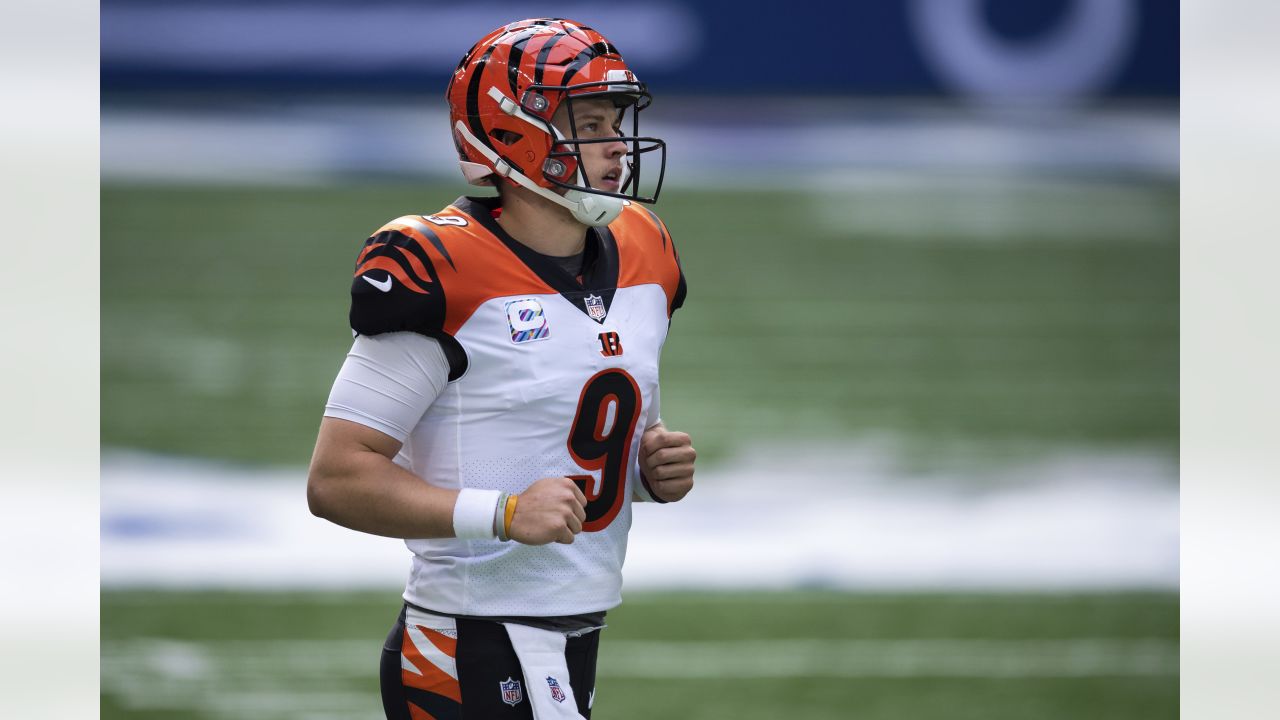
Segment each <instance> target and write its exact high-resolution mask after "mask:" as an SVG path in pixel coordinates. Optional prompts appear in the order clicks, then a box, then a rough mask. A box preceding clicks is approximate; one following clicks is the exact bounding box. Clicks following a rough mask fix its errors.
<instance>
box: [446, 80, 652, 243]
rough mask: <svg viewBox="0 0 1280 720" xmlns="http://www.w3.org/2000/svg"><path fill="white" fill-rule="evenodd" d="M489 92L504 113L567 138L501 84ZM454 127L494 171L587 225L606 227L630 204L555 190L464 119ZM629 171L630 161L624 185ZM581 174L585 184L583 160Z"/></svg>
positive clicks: (579, 171) (543, 131)
mask: <svg viewBox="0 0 1280 720" xmlns="http://www.w3.org/2000/svg"><path fill="white" fill-rule="evenodd" d="M486 94H487V95H488V96H489V97H490V98H493V100H494V101H495V102H497V103H498V107H500V108H502V111H503V112H504V113H506V114H508V115H510V116H512V117H517V118H520V119H521V120H523V121H524V122H525V123H527V124H529V125H531V126H533V128H534V129H535V130H537V131H538V132H541V133H546V134H548V135H551V136H552V137H553V138H554V139H556V140H564V139H565V138H564V135H562V134H561V133H560V130H559V129H558V128H556V126H554V125H552V124H550V123H547V122H545V121H543V120H542V119H541V118H537V117H534V116H532V115H530V114H529V113H527V112H525V111H524V108H522V107H520V104H519V103H517V102H516V101H515V100H513V99H511V98H509V97H507V96H506V95H503V94H502V91H501V90H499V89H498V88H497V87H493V86H491V87H490V88H489V90H488V91H487V92H486ZM454 128H455V129H456V130H457V131H458V132H459V133H460V134H461V135H462V138H463V139H464V140H466V142H467V144H468V145H470V146H471V147H473V148H475V150H476V152H478V153H480V154H481V155H483V156H484V157H485V158H486V159H488V160H489V162H491V163H493V167H494V171H495V172H496V173H497V174H498V175H501V176H502V177H506V178H510V179H512V180H514V181H515V182H516V183H517V184H518V185H520V186H521V187H523V188H526V189H528V190H531V191H533V192H535V193H537V194H539V195H541V196H542V197H544V198H546V199H548V200H550V201H551V202H553V203H555V204H557V205H559V206H561V207H564V208H566V209H568V210H569V212H570V214H572V215H573V219H575V220H577V221H578V222H580V223H582V224H583V225H590V226H591V227H604V226H605V225H608V224H609V223H611V222H613V221H614V220H615V219H616V218H617V217H618V215H620V214H621V213H622V208H623V207H625V206H626V204H627V203H626V201H625V200H623V199H622V198H615V197H609V196H607V195H597V194H595V193H589V192H583V191H581V190H566V191H565V193H564V195H560V194H559V193H556V192H553V191H551V190H549V189H547V188H544V187H542V186H541V185H539V184H537V183H536V182H534V181H533V180H532V179H530V178H529V177H527V176H526V175H524V174H523V173H521V172H520V171H519V170H516V169H515V168H513V167H512V166H511V165H510V164H509V163H507V161H505V160H503V159H502V158H500V157H498V154H497V153H496V152H494V151H493V150H491V149H490V148H489V147H488V146H486V145H485V144H484V143H482V142H480V140H479V139H478V138H476V136H475V135H473V134H472V133H471V130H470V129H469V128H468V127H467V126H466V124H465V123H463V122H462V121H461V120H459V121H458V122H457V123H456V124H455V125H454ZM629 171H630V168H628V167H627V163H623V168H622V172H623V176H622V182H623V185H624V186H625V184H626V180H627V174H628V173H629ZM463 174H464V175H466V174H467V168H466V166H463ZM577 175H578V182H579V184H580V185H585V184H586V183H585V182H584V181H583V169H582V165H581V163H579V165H578V172H577ZM467 179H468V181H470V180H471V178H470V176H468V178H467Z"/></svg>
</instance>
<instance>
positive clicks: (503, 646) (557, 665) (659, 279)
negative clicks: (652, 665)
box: [307, 18, 695, 720]
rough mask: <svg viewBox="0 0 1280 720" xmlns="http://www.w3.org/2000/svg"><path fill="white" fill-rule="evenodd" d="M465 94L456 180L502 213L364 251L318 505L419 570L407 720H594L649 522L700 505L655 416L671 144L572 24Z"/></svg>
mask: <svg viewBox="0 0 1280 720" xmlns="http://www.w3.org/2000/svg"><path fill="white" fill-rule="evenodd" d="M446 96H447V99H448V102H449V109H450V116H449V120H450V131H451V132H452V134H453V140H454V143H455V145H456V147H457V150H458V157H459V161H460V164H461V168H462V173H463V175H464V176H465V178H466V180H467V181H468V182H470V183H471V184H473V185H489V186H493V187H494V188H495V189H496V190H497V195H496V196H482V197H462V198H459V199H458V200H456V201H454V202H453V203H452V204H451V205H449V206H447V207H445V208H444V209H442V210H439V211H436V212H434V213H430V214H421V215H405V216H402V217H399V218H396V219H394V220H392V221H391V222H388V223H386V224H385V225H383V226H382V227H381V228H379V229H378V230H377V231H376V232H374V233H373V235H372V236H370V237H369V238H368V239H367V240H366V241H365V242H364V245H363V247H362V248H361V249H360V251H359V254H358V257H357V259H356V263H355V273H354V278H353V280H352V284H351V314H350V320H351V327H352V329H353V331H354V334H355V340H354V343H353V345H352V348H351V351H350V353H349V354H348V355H347V358H346V361H345V363H344V364H343V366H342V369H341V370H340V371H339V373H338V377H337V379H336V380H335V381H334V384H333V388H332V390H331V392H330V395H329V400H328V403H327V404H326V407H325V413H324V418H323V420H322V422H321V425H320V431H319V437H318V438H317V441H316V448H315V454H314V456H313V457H312V461H311V469H310V474H309V477H308V482H307V499H308V503H309V505H310V508H311V511H312V512H313V513H315V514H316V515H318V516H320V517H323V518H326V519H328V520H330V521H332V522H334V523H337V524H339V525H342V526H345V527H348V528H352V529H354V530H359V531H363V532H367V533H374V534H377V535H384V536H389V537H397V538H404V539H405V543H406V545H408V547H409V549H410V550H411V551H412V552H413V566H412V569H411V572H410V575H409V579H408V582H407V584H406V587H405V591H404V606H403V609H402V610H401V612H400V614H399V617H398V618H397V619H396V621H395V623H394V625H393V626H392V629H391V633H390V634H389V635H388V637H387V640H386V643H385V645H384V646H383V652H382V664H381V683H382V697H383V707H384V710H385V712H386V715H387V717H388V718H393V719H396V720H424V719H434V720H457V719H459V718H461V719H465V720H473V719H475V718H534V719H536V720H548V719H550V718H589V717H590V716H591V708H592V705H593V703H594V700H595V674H596V652H597V648H598V647H599V637H600V632H599V631H600V630H601V628H603V627H604V625H605V622H604V618H605V613H606V611H608V610H609V609H610V608H613V607H615V606H616V605H618V603H619V602H621V594H620V591H621V585H622V575H621V570H622V563H623V558H624V557H625V555H626V549H627V533H628V530H629V529H630V526H631V506H632V503H633V502H636V501H641V502H659V503H664V502H671V501H676V500H680V499H682V498H683V497H684V496H685V495H686V494H687V493H688V492H689V491H690V489H691V488H692V487H693V472H694V459H695V452H694V449H693V446H692V444H691V441H690V439H689V436H688V435H686V434H685V433H680V432H674V431H670V430H668V429H667V428H666V427H665V426H664V425H663V423H662V421H661V419H660V412H659V391H658V360H659V355H660V353H661V350H662V346H663V343H664V341H665V340H666V335H667V329H668V327H669V325H670V322H671V316H672V314H673V313H674V312H675V311H676V309H678V308H679V307H680V306H681V304H682V303H683V302H684V298H685V279H684V273H683V271H682V270H681V267H680V260H679V256H678V255H677V253H676V248H675V245H674V244H673V242H672V239H671V235H670V233H669V232H668V231H667V228H666V226H665V225H664V224H663V222H662V221H661V220H660V219H658V217H657V215H655V214H654V213H653V212H652V211H650V210H649V209H648V208H646V207H645V204H648V203H652V202H654V201H655V200H656V199H657V196H658V193H659V191H660V190H661V185H662V177H661V175H662V172H663V170H664V169H665V166H666V145H665V144H664V143H663V142H662V141H661V140H659V139H657V138H652V137H642V136H641V135H640V132H639V118H638V116H639V113H640V111H641V110H643V109H644V108H645V107H646V106H648V104H649V101H650V95H649V93H648V91H647V90H646V87H645V84H644V83H643V82H641V81H640V80H639V79H638V78H637V77H636V75H635V73H634V72H633V71H632V70H631V69H630V68H629V67H628V66H627V64H626V62H625V61H624V60H623V58H622V56H621V55H620V54H619V52H618V49H617V48H615V47H614V46H613V45H612V44H611V43H610V42H609V41H608V40H607V39H605V37H604V36H602V35H601V34H600V33H598V32H596V31H595V30H593V29H591V28H589V27H587V26H585V25H582V24H581V23H576V22H572V21H569V20H563V19H550V18H544V19H535V20H523V21H520V22H514V23H511V24H509V25H506V26H504V27H501V28H499V29H497V30H494V31H493V32H491V33H489V34H488V35H486V36H485V37H484V38H482V39H481V40H480V41H479V42H477V43H476V44H475V46H473V47H472V48H471V50H469V51H468V52H467V53H466V55H465V56H464V57H463V58H462V60H461V62H460V63H459V64H458V67H457V69H456V70H455V72H454V74H453V77H452V79H451V80H450V82H449V87H448V90H447V91H446ZM642 156H643V158H644V161H645V162H644V164H645V165H646V166H647V167H650V168H654V167H656V168H657V169H658V179H657V183H656V185H655V186H654V189H653V191H652V195H650V196H645V195H643V194H642V191H641V186H640V177H639V175H640V166H641V160H642Z"/></svg>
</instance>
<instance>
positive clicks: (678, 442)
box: [640, 423, 698, 502]
mask: <svg viewBox="0 0 1280 720" xmlns="http://www.w3.org/2000/svg"><path fill="white" fill-rule="evenodd" d="M697 457H698V453H697V452H696V451H694V449H693V441H692V440H690V439H689V434H688V433H682V432H673V431H671V430H668V429H667V428H666V427H665V426H664V425H663V424H662V423H658V424H656V425H654V426H653V427H651V428H649V429H647V430H645V431H644V435H642V436H641V437H640V473H641V474H642V475H644V478H645V480H648V481H649V488H650V490H652V491H653V494H654V495H656V496H657V497H658V499H659V500H665V501H666V502H675V501H677V500H680V499H681V498H683V497H684V496H685V495H688V494H689V491H690V490H692V489H693V461H694V460H696V459H697Z"/></svg>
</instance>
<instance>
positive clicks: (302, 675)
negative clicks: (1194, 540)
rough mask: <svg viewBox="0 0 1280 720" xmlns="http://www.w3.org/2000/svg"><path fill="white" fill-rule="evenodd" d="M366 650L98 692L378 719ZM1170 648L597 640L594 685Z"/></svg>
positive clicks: (214, 668)
mask: <svg viewBox="0 0 1280 720" xmlns="http://www.w3.org/2000/svg"><path fill="white" fill-rule="evenodd" d="M380 648H381V645H380V643H378V642H377V641H376V639H369V640H229V641H228V640H213V641H206V642H191V641H175V640H168V639H152V638H135V639H130V640H123V641H111V640H109V641H105V642H104V643H103V645H102V673H101V682H102V690H103V692H104V693H107V694H110V695H112V696H114V697H115V698H116V699H117V701H118V702H121V703H122V704H124V705H125V706H126V707H128V708H131V709H148V708H150V709H167V708H172V707H178V706H181V707H198V708H200V709H201V710H202V711H203V712H206V713H209V714H210V715H211V716H213V717H218V718H239V717H246V713H249V714H252V715H253V716H254V717H257V718H267V717H269V718H276V719H279V720H294V719H297V720H301V719H302V718H309V719H314V718H348V719H350V718H366V717H367V718H369V720H374V719H375V718H377V717H380V715H378V714H377V713H376V712H371V709H374V708H377V707H378V698H377V696H376V694H375V693H372V692H369V691H367V690H364V691H362V690H360V689H359V688H360V687H368V682H367V681H368V678H369V677H370V676H371V674H372V673H374V672H375V671H376V668H377V663H378V657H379V652H380ZM1178 653H1179V648H1178V643H1177V642H1176V641H1172V640H1164V639H1152V638H1134V639H1119V638H1072V639H1058V640H1024V639H1019V640H990V639H955V638H918V639H875V640H819V639H809V640H796V639H783V640H742V641H716V642H665V641H635V640H606V641H605V642H603V643H602V644H601V655H600V661H599V669H598V673H599V676H600V677H602V678H617V679H637V680H705V679H717V680H762V679H764V680H768V679H773V680H782V679H792V678H824V679H835V680H840V679H845V680H852V679H892V678H952V679H956V678H968V679H1005V680H1018V679H1039V678H1059V679H1070V678H1076V679H1079V678H1098V677H1112V678H1114V677H1174V676H1177V674H1178Z"/></svg>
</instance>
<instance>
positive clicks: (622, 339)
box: [351, 198, 685, 617]
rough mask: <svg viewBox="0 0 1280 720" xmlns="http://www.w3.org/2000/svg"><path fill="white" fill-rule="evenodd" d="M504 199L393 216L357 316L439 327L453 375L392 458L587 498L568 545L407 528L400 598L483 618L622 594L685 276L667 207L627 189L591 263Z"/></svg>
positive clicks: (453, 475) (355, 297)
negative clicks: (578, 270)
mask: <svg viewBox="0 0 1280 720" xmlns="http://www.w3.org/2000/svg"><path fill="white" fill-rule="evenodd" d="M496 208H497V198H460V199H459V200H458V201H456V202H455V203H453V204H452V205H450V206H449V207H447V208H446V209H445V210H443V211H441V212H440V213H438V214H436V215H427V216H421V215H414V216H406V217H402V218H399V219H397V220H394V221H392V222H391V223H388V224H387V225H385V226H383V227H382V228H381V229H380V230H379V231H378V232H377V233H375V234H374V235H373V236H372V237H370V238H369V240H368V241H367V242H366V244H365V247H364V249H363V251H362V252H361V253H360V257H359V259H358V260H357V263H356V276H355V278H354V281H353V284H352V308H351V323H352V328H353V329H354V330H355V331H356V332H357V333H360V334H363V335H377V334H381V333H387V332H397V331H413V332H418V333H422V334H424V335H428V336H430V337H434V338H436V339H437V340H439V341H440V343H441V345H442V347H443V349H444V350H445V354H446V356H448V357H449V358H450V365H451V376H450V382H449V384H448V385H447V386H446V387H445V389H444V390H443V392H441V393H440V394H439V395H438V396H437V397H436V400H435V402H434V403H432V404H431V406H430V407H429V408H428V410H427V412H426V414H425V415H424V416H423V417H422V418H421V420H420V421H419V422H418V423H417V425H416V426H415V427H414V428H413V429H412V431H411V432H410V433H409V435H408V437H407V438H406V439H405V442H404V447H403V449H402V451H401V457H400V458H398V461H399V462H401V463H402V464H406V466H407V467H408V468H409V469H410V470H412V471H413V472H414V473H415V474H417V475H418V476H419V477H421V478H422V479H423V480H424V481H425V482H429V483H431V484H433V485H437V486H439V487H444V488H480V489H492V490H502V491H506V492H513V493H518V492H521V491H523V490H524V489H525V488H527V487H528V486H529V485H530V484H532V483H533V482H534V481H535V480H538V479H539V478H544V477H553V476H569V477H572V478H574V479H575V480H576V481H577V482H578V483H579V486H580V487H581V488H582V490H583V493H584V494H585V495H586V496H587V501H588V502H587V506H586V513H587V518H586V521H585V522H584V524H583V532H582V533H581V534H579V535H578V536H577V537H576V538H575V540H574V542H573V544H571V545H562V544H558V543H553V544H549V545H541V546H529V545H522V544H520V543H516V542H500V541H498V540H496V539H495V540H457V539H424V540H407V541H406V544H407V545H408V546H409V548H410V549H411V550H412V551H413V553H414V560H413V570H412V573H411V575H410V578H409V582H408V585H407V587H406V590H405V599H406V600H408V601H409V602H412V603H414V604H415V605H418V606H421V607H424V608H428V609H430V610H435V611H438V612H444V613H450V614H456V615H473V616H516V615H522V616H537V617H547V616H563V615H575V614H581V613H589V612H596V611H600V610H607V609H609V608H612V607H614V606H616V605H617V604H618V603H619V602H621V594H620V593H621V586H622V576H621V570H622V563H623V559H624V557H625V555H626V548H627V532H628V530H629V529H630V527H631V498H632V494H633V493H635V494H637V495H639V496H641V497H644V498H647V499H653V497H652V494H651V493H649V492H648V489H647V488H646V487H645V483H644V480H643V479H642V478H641V476H640V471H639V461H638V454H639V445H640V437H641V434H642V433H643V431H644V428H645V427H647V426H648V425H649V424H651V423H653V422H656V421H657V415H656V401H657V394H658V360H659V356H660V353H661V350H662V345H663V342H664V341H665V339H666V334H667V327H668V324H669V321H670V316H671V313H672V312H674V311H675V309H676V308H678V307H679V306H680V305H681V303H682V302H683V299H684V294H685V284H684V277H683V274H682V273H681V271H680V266H679V261H678V257H677V255H676V252H675V248H674V246H673V245H672V243H671V238H670V236H669V234H668V233H667V232H666V228H665V227H664V226H663V225H662V223H661V221H659V220H658V218H657V216H655V215H654V214H653V213H651V212H650V211H649V210H647V209H645V208H643V207H641V206H639V205H635V204H631V205H628V206H627V208H626V209H624V211H623V213H622V215H620V216H619V218H618V219H617V220H615V221H614V222H613V223H612V224H611V225H609V227H608V228H598V229H594V230H592V231H590V232H589V233H588V235H587V247H586V253H585V257H584V266H583V268H584V269H583V274H582V276H581V278H573V277H570V276H569V274H568V273H567V272H565V271H564V270H563V269H561V268H560V267H558V266H557V265H556V264H555V263H554V262H552V261H550V260H549V259H548V258H546V257H544V256H541V255H538V254H537V253H534V252H532V251H531V250H529V249H528V248H527V247H526V246H524V245H522V244H520V243H519V242H517V241H516V240H514V239H512V238H511V237H510V236H509V235H507V234H506V233H505V232H504V231H503V230H502V228H501V227H500V226H499V225H498V224H497V222H496V221H495V219H494V212H495V209H496Z"/></svg>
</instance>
